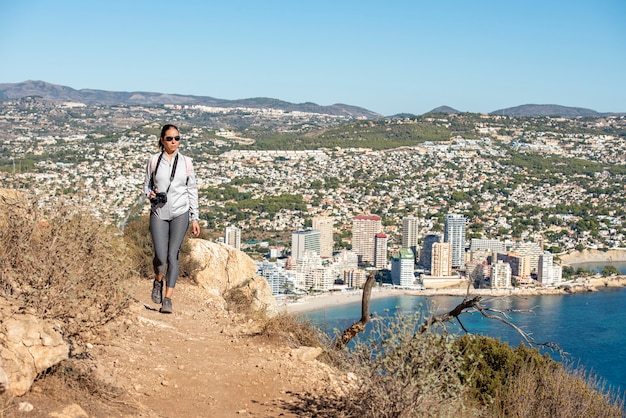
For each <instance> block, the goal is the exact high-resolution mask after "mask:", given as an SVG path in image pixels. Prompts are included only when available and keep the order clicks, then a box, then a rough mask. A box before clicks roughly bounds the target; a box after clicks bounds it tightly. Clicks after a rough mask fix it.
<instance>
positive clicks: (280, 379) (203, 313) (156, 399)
mask: <svg viewBox="0 0 626 418" xmlns="http://www.w3.org/2000/svg"><path fill="white" fill-rule="evenodd" d="M150 287H151V282H149V281H148V280H142V281H141V282H140V283H138V285H137V286H136V289H134V290H133V293H135V297H136V298H137V302H136V303H134V304H133V306H132V308H131V311H130V315H129V316H128V318H125V319H123V320H122V321H120V324H117V325H116V327H117V328H118V329H121V330H122V332H121V333H120V336H119V337H114V338H110V337H108V336H107V335H106V334H104V335H103V336H102V337H101V341H98V343H97V344H93V346H90V347H89V348H88V354H87V356H88V357H89V358H90V359H91V360H92V362H91V363H92V367H93V368H94V369H95V370H96V375H98V376H99V378H100V379H102V380H104V381H106V382H110V383H111V384H112V385H113V386H114V387H118V388H122V389H123V390H124V392H125V393H126V395H124V396H122V397H121V398H120V399H112V400H111V401H110V402H105V403H104V404H101V405H98V404H97V403H95V402H93V399H89V398H86V399H81V398H80V393H78V392H76V393H73V394H68V395H70V396H67V399H62V398H63V397H62V396H59V394H58V393H57V394H56V395H53V394H52V393H51V392H56V391H54V390H52V391H51V390H50V388H49V387H45V386H43V387H38V384H37V382H36V384H35V386H34V388H33V390H32V391H31V392H30V393H29V394H27V395H25V396H23V397H22V398H23V399H22V398H20V399H17V401H19V402H22V401H26V402H29V403H30V404H32V405H33V407H34V409H33V411H31V412H30V413H29V414H28V415H27V416H29V417H38V416H42V417H43V416H46V417H47V416H55V417H65V416H90V417H91V416H127V417H131V416H132V417H241V416H244V417H245V416H254V417H277V416H284V417H296V416H298V415H299V414H298V413H297V412H296V411H297V408H296V407H295V406H294V405H295V403H297V398H298V396H297V394H299V393H304V392H307V391H311V390H312V389H313V388H315V387H331V386H332V385H336V384H335V383H334V382H333V381H332V380H333V379H332V378H331V377H329V373H328V371H329V368H328V366H326V365H324V364H322V363H320V362H318V361H315V360H311V359H310V358H306V357H307V356H306V353H307V350H306V349H291V348H289V347H286V346H282V345H276V344H274V343H272V342H271V341H269V340H267V339H266V338H264V337H259V336H256V335H255V333H256V332H257V331H258V325H257V323H255V322H254V321H252V320H245V319H243V318H242V317H241V316H237V315H235V316H233V315H229V314H227V313H225V312H223V311H220V310H219V309H217V308H216V307H213V306H211V305H210V304H209V303H207V302H206V298H204V297H203V295H202V292H201V291H200V290H199V289H198V288H197V287H195V286H192V285H189V284H184V283H181V284H179V285H178V286H177V289H176V292H175V294H174V298H173V303H174V313H173V314H171V315H165V314H161V313H159V312H158V310H157V308H158V306H156V305H154V304H153V303H152V302H151V301H150ZM42 384H43V385H45V382H44V383H42ZM51 397H52V398H54V399H51ZM294 402H295V403H294ZM90 404H91V405H90ZM77 406H78V407H80V409H82V410H83V411H84V412H85V415H80V413H78V414H77V413H76V412H75V411H74V410H73V409H68V408H70V407H72V408H74V409H76V407H77ZM107 408H110V409H108V410H107ZM73 411H74V412H73ZM79 412H80V411H79ZM51 413H52V414H53V415H51ZM115 414H118V415H115ZM0 416H1V414H0Z"/></svg>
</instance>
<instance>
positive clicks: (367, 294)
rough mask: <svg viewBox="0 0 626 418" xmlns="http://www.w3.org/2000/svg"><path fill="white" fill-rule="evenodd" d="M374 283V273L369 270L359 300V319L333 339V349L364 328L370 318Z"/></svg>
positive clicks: (340, 346) (346, 342)
mask: <svg viewBox="0 0 626 418" xmlns="http://www.w3.org/2000/svg"><path fill="white" fill-rule="evenodd" d="M374 283H376V273H375V272H371V273H370V274H369V276H368V277H367V281H366V282H365V286H363V299H362V302H361V319H359V320H358V321H357V322H355V323H354V324H352V325H351V326H350V327H349V328H348V329H346V330H345V331H344V332H343V333H342V334H341V336H340V337H339V338H337V341H335V349H337V350H341V349H343V348H344V347H345V346H346V345H347V344H348V343H349V342H350V341H352V339H353V338H354V337H356V336H357V334H359V333H360V332H363V330H364V329H365V324H367V323H368V322H369V320H370V298H371V296H372V287H373V286H374Z"/></svg>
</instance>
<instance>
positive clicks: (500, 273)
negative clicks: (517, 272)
mask: <svg viewBox="0 0 626 418" xmlns="http://www.w3.org/2000/svg"><path fill="white" fill-rule="evenodd" d="M510 287H511V266H510V265H509V263H505V262H503V261H502V260H496V262H495V263H494V264H492V265H491V288H492V289H506V288H510Z"/></svg>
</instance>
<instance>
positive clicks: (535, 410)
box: [491, 363, 624, 418]
mask: <svg viewBox="0 0 626 418" xmlns="http://www.w3.org/2000/svg"><path fill="white" fill-rule="evenodd" d="M496 397H497V399H498V402H497V403H495V404H494V405H493V408H491V412H492V413H493V414H496V415H498V416H516V417H551V418H560V417H562V418H570V417H577V416H578V417H615V418H619V417H623V416H624V409H623V406H624V405H623V402H620V401H617V399H616V398H615V397H614V396H611V395H610V394H608V393H603V391H602V389H601V387H600V386H599V385H597V384H596V383H594V380H593V377H591V376H589V375H588V374H586V373H585V372H584V371H583V370H582V369H580V368H577V369H573V370H569V371H568V370H566V369H565V368H563V367H560V368H555V369H550V370H545V369H537V368H536V367H534V365H532V364H531V363H524V364H522V365H521V367H520V368H519V370H518V371H517V373H516V374H515V375H511V376H509V380H508V383H507V385H506V386H504V387H503V388H502V390H501V392H499V393H497V394H496Z"/></svg>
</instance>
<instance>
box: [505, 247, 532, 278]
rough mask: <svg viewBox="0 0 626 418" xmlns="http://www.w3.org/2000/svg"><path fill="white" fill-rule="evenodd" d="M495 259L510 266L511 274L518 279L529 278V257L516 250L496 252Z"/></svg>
mask: <svg viewBox="0 0 626 418" xmlns="http://www.w3.org/2000/svg"><path fill="white" fill-rule="evenodd" d="M497 259H498V260H501V261H503V262H505V263H508V264H509V265H510V266H511V275H512V276H514V277H517V278H519V279H530V257H528V256H525V255H522V254H520V253H518V252H516V251H509V252H508V253H498V255H497Z"/></svg>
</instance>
